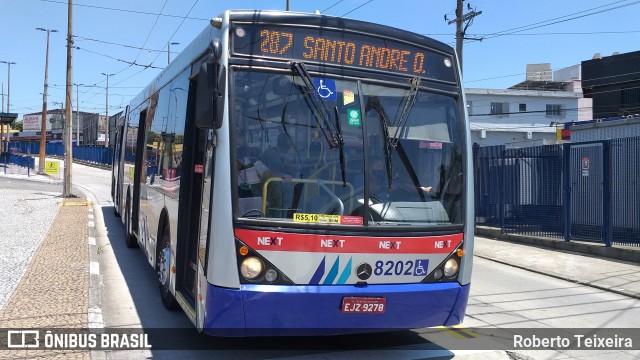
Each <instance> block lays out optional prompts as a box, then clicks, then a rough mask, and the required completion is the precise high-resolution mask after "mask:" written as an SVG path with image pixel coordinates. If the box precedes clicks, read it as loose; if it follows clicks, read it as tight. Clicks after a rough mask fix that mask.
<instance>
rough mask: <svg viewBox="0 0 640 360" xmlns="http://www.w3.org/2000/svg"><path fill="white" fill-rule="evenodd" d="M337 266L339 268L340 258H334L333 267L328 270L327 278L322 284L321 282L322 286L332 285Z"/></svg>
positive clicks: (336, 274) (336, 273)
mask: <svg viewBox="0 0 640 360" xmlns="http://www.w3.org/2000/svg"><path fill="white" fill-rule="evenodd" d="M339 266H340V256H338V257H337V258H336V261H334V262H333V265H332V266H331V270H329V273H328V274H327V277H326V278H325V279H324V282H323V284H324V285H330V284H333V280H335V279H336V276H338V267H339Z"/></svg>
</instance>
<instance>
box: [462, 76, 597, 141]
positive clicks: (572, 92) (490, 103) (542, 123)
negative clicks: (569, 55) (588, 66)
mask: <svg viewBox="0 0 640 360" xmlns="http://www.w3.org/2000/svg"><path fill="white" fill-rule="evenodd" d="M465 95H466V99H467V110H468V112H469V120H470V123H471V138H472V141H473V142H474V143H477V144H478V145H481V146H490V145H506V144H519V146H520V145H524V144H526V143H532V144H534V145H544V144H550V143H556V141H557V139H558V135H557V134H558V132H559V131H560V130H561V128H562V127H563V124H564V123H566V122H575V121H581V120H589V119H591V118H592V113H591V99H585V98H584V97H583V95H582V86H581V83H580V66H579V65H576V66H574V67H570V68H566V69H562V70H558V71H553V72H552V71H551V66H550V64H530V65H527V79H526V80H525V81H523V82H521V83H519V84H517V85H514V86H512V87H510V88H508V89H474V88H467V89H465Z"/></svg>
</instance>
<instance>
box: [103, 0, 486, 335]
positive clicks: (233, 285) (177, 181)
mask: <svg viewBox="0 0 640 360" xmlns="http://www.w3.org/2000/svg"><path fill="white" fill-rule="evenodd" d="M468 129H469V126H468V119H467V115H466V110H465V99H464V94H463V91H462V85H461V79H460V72H459V69H458V62H457V57H456V54H455V52H454V51H453V49H452V48H451V47H449V46H447V45H444V44H442V43H440V42H437V41H434V40H432V39H429V38H427V37H424V36H422V35H418V34H415V33H411V32H407V31H404V30H400V29H396V28H392V27H388V26H382V25H377V24H372V23H367V22H363V21H356V20H349V19H344V18H336V17H330V16H323V15H315V14H302V13H292V12H279V11H246V10H243V11H226V12H225V13H224V14H222V16H221V17H219V18H214V19H212V20H211V22H210V26H208V27H207V28H206V29H204V31H203V32H202V33H201V34H200V35H199V36H198V37H197V38H196V39H195V40H194V41H193V42H192V43H191V44H190V45H189V46H188V47H187V48H186V49H185V50H184V51H183V52H182V53H181V54H180V55H179V56H178V57H177V58H176V59H175V60H174V61H173V62H172V63H171V64H170V65H169V66H167V68H166V69H164V71H162V72H161V73H160V74H159V75H158V76H157V77H156V79H155V80H154V81H153V82H152V83H151V84H149V85H148V86H147V87H146V88H145V90H144V91H143V92H142V93H141V94H140V95H138V96H137V97H136V98H135V99H134V100H133V101H132V102H131V104H130V105H129V106H128V108H127V110H126V112H125V113H124V116H123V117H122V118H121V119H120V121H119V122H118V124H117V135H116V146H115V151H114V157H115V158H114V162H113V164H114V165H113V187H112V190H113V191H112V193H113V196H114V204H115V211H116V213H117V214H119V215H121V216H122V219H123V223H124V224H125V228H126V231H125V239H124V241H125V242H126V244H127V245H128V246H129V247H140V248H141V249H142V251H143V252H144V254H145V256H146V258H147V260H148V261H149V263H150V264H151V266H153V267H154V268H155V269H157V271H158V279H159V283H160V297H161V299H162V302H163V303H164V305H165V306H166V307H167V308H169V309H174V308H182V309H183V310H184V311H185V313H186V314H187V316H188V317H189V318H190V319H191V321H192V322H193V323H194V325H195V326H196V327H197V328H198V329H199V330H202V331H204V332H206V333H208V334H211V335H220V336H254V335H286V334H296V335H299V334H310V335H311V334H340V333H353V332H366V331H381V330H398V329H410V328H422V327H431V326H439V325H445V326H449V325H455V324H459V323H460V322H461V321H462V319H463V317H464V313H465V308H466V305H467V300H468V296H469V288H470V279H471V268H472V253H473V238H474V228H473V225H474V218H473V192H472V191H473V183H472V181H473V176H472V173H471V171H472V166H471V156H470V154H471V146H470V142H469V141H470V135H469V130H468Z"/></svg>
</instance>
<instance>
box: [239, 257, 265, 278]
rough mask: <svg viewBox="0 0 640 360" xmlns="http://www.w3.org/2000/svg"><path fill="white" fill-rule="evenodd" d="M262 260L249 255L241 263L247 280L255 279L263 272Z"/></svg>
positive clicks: (242, 272) (241, 271) (241, 268)
mask: <svg viewBox="0 0 640 360" xmlns="http://www.w3.org/2000/svg"><path fill="white" fill-rule="evenodd" d="M262 268H263V265H262V261H260V259H258V258H256V257H248V258H246V259H244V260H243V261H242V264H241V265H240V273H241V274H242V276H244V277H245V279H247V280H253V279H255V278H257V277H258V276H260V273H262Z"/></svg>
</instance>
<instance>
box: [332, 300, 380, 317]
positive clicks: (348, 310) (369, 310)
mask: <svg viewBox="0 0 640 360" xmlns="http://www.w3.org/2000/svg"><path fill="white" fill-rule="evenodd" d="M385 310H387V299H385V298H381V297H346V298H344V299H343V300H342V313H343V314H384V312H385Z"/></svg>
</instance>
